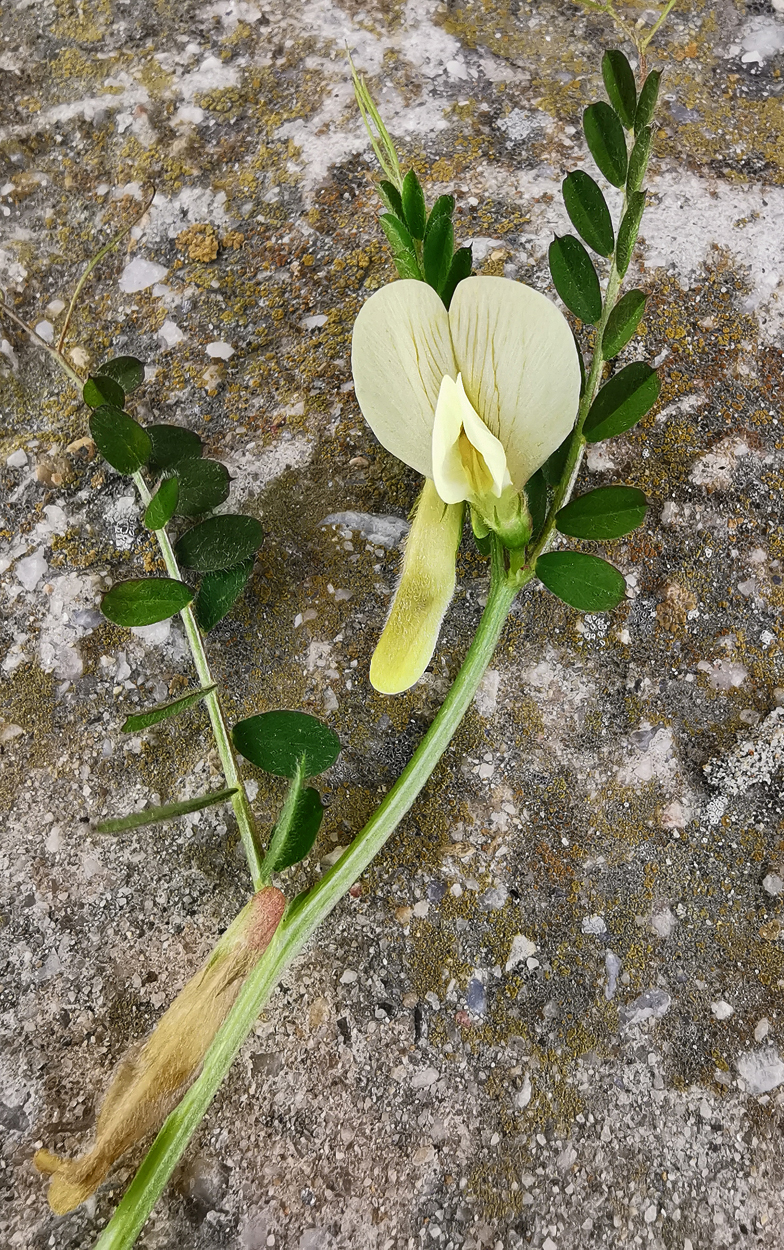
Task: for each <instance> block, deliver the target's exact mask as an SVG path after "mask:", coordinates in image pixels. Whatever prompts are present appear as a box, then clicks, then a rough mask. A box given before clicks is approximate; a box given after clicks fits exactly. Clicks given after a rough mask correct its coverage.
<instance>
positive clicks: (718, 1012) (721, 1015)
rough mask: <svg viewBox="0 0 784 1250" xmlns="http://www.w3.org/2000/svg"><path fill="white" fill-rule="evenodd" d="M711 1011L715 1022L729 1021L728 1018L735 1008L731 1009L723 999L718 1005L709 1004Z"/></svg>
mask: <svg viewBox="0 0 784 1250" xmlns="http://www.w3.org/2000/svg"><path fill="white" fill-rule="evenodd" d="M711 1011H712V1012H713V1015H714V1016H715V1017H716V1019H717V1020H729V1018H730V1016H731V1015H734V1013H735V1008H734V1007H731V1006H730V1004H729V1003H725V1002H724V999H722V1000H721V1001H720V1002H718V1003H711Z"/></svg>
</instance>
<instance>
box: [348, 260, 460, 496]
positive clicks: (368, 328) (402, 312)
mask: <svg viewBox="0 0 784 1250" xmlns="http://www.w3.org/2000/svg"><path fill="white" fill-rule="evenodd" d="M351 370H352V373H353V375H354V385H355V387H356V394H357V401H358V403H359V406H360V408H361V409H362V415H363V416H364V418H365V420H366V421H367V423H368V425H369V426H370V428H371V429H372V431H373V433H374V434H375V436H376V438H377V439H378V441H379V442H380V443H381V445H382V447H386V449H387V451H391V452H392V454H393V456H397V457H398V459H399V460H402V461H404V463H405V464H408V465H410V466H411V468H412V469H416V470H417V471H418V472H419V473H423V474H424V475H425V476H426V477H432V475H433V469H432V452H431V439H432V433H433V420H434V415H435V410H436V404H437V402H438V392H439V390H440V387H441V379H442V378H443V377H444V375H445V374H448V375H449V376H450V377H452V378H454V377H455V376H456V375H457V367H456V365H455V358H454V353H453V351H452V343H451V339H450V335H449V315H448V313H447V311H446V309H445V308H444V305H443V304H442V302H441V300H440V299H439V297H438V296H437V295H436V293H435V291H434V290H433V288H432V287H429V286H428V285H427V284H426V283H424V282H417V281H416V280H415V279H413V278H411V279H408V278H406V279H404V280H402V281H401V282H393V283H391V285H390V286H385V287H382V288H381V290H380V291H376V293H375V294H374V295H371V297H370V299H369V300H368V301H367V303H365V304H363V305H362V308H361V309H360V312H359V316H358V317H357V320H356V322H355V324H354V334H353V338H352V343H351Z"/></svg>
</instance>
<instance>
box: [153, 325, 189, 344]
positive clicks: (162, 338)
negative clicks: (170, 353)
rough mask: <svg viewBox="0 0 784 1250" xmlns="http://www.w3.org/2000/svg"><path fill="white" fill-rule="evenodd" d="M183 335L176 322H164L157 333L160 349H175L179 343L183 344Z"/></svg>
mask: <svg viewBox="0 0 784 1250" xmlns="http://www.w3.org/2000/svg"><path fill="white" fill-rule="evenodd" d="M184 340H185V335H184V334H183V332H182V330H181V329H180V327H179V326H178V325H177V323H176V321H168V320H167V321H164V323H163V325H162V326H161V328H160V330H159V331H158V342H159V343H160V344H161V346H162V347H176V346H177V345H178V344H179V343H182V342H184Z"/></svg>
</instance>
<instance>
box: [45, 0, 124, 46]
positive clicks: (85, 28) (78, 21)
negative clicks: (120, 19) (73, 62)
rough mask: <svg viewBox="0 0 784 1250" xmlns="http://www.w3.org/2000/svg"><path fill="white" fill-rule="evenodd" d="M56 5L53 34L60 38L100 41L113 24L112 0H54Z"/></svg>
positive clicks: (91, 41)
mask: <svg viewBox="0 0 784 1250" xmlns="http://www.w3.org/2000/svg"><path fill="white" fill-rule="evenodd" d="M54 7H55V10H56V12H57V21H56V22H55V24H54V28H53V34H54V35H55V36H56V38H58V39H73V40H77V41H78V42H79V43H99V42H100V41H101V40H102V39H103V38H104V37H105V35H106V31H107V28H108V27H109V26H110V25H111V21H112V5H111V0H54Z"/></svg>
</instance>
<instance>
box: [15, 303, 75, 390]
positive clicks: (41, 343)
mask: <svg viewBox="0 0 784 1250" xmlns="http://www.w3.org/2000/svg"><path fill="white" fill-rule="evenodd" d="M0 312H1V313H3V314H4V316H6V317H8V318H10V320H11V321H13V322H14V324H15V325H17V326H19V328H20V330H24V332H25V334H29V336H30V338H31V339H32V340H33V342H34V343H35V345H36V347H42V348H43V350H44V351H45V352H48V353H49V355H50V356H51V357H52V359H53V360H56V361H57V363H58V365H59V366H60V368H61V369H62V370H63V372H64V373H67V374H68V377H69V378H70V379H71V381H72V382H73V383H74V385H75V386H76V387H78V390H79V394H80V395H81V393H82V387H83V386H84V383H83V382H82V379H81V378H80V377H79V374H78V373H77V372H76V370H75V369H72V368H71V366H70V365H69V363H68V361H67V360H66V359H65V356H64V355H63V353H62V352H60V351H58V350H57V348H56V347H52V345H51V343H47V341H46V339H42V338H41V336H40V334H36V332H35V330H34V329H33V327H32V326H29V325H28V324H27V322H26V321H23V320H22V318H21V317H17V315H16V313H15V312H14V310H13V309H12V308H9V307H8V305H7V304H6V302H5V300H0Z"/></svg>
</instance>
